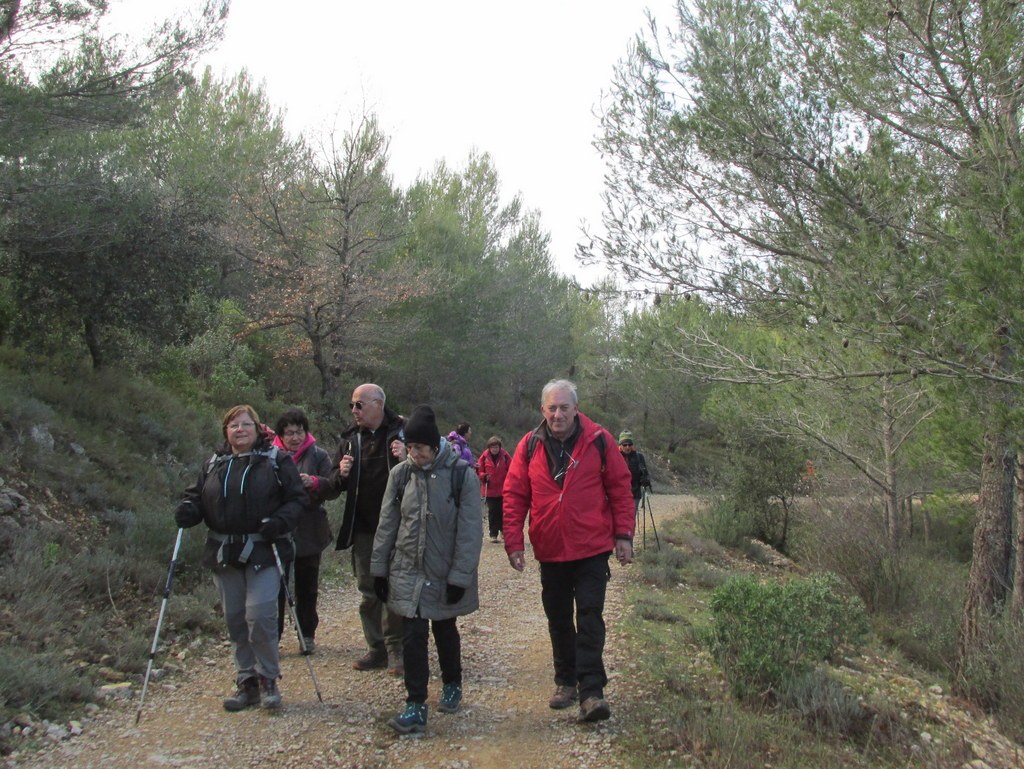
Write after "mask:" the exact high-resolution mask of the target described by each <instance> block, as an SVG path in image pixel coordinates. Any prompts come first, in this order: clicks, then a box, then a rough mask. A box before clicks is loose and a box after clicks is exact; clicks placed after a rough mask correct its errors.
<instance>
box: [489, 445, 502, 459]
mask: <svg viewBox="0 0 1024 769" xmlns="http://www.w3.org/2000/svg"><path fill="white" fill-rule="evenodd" d="M487 448H488V449H490V450H491V456H494V457H496V456H498V452H499V451H501V444H500V443H492V444H491V445H490V446H488V447H487Z"/></svg>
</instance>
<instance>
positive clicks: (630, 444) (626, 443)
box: [619, 441, 633, 446]
mask: <svg viewBox="0 0 1024 769" xmlns="http://www.w3.org/2000/svg"><path fill="white" fill-rule="evenodd" d="M619 445H620V446H632V445H633V444H632V443H631V442H630V441H626V442H625V443H620V444H619Z"/></svg>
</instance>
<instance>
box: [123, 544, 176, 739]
mask: <svg viewBox="0 0 1024 769" xmlns="http://www.w3.org/2000/svg"><path fill="white" fill-rule="evenodd" d="M184 533H185V530H184V529H178V538H177V539H175V540H174V552H173V553H171V564H170V566H168V567H167V584H165V585H164V598H163V600H162V601H161V602H160V614H159V615H158V616H157V618H156V632H154V633H153V645H152V646H150V647H149V662H148V663H147V664H146V677H145V678H144V679H142V694H141V695H140V696H139V709H138V710H137V711H135V723H139V719H140V718H141V717H142V706H143V705H144V704H145V702H146V689H148V688H149V676H150V675H151V674H152V672H153V658H154V657H156V646H157V643H158V642H159V640H160V626H161V625H163V624H164V613H165V612H166V611H167V599H168V598H170V597H171V585H172V584H173V583H174V567H175V566H176V565H177V562H178V551H179V550H180V549H181V535H182V534H184Z"/></svg>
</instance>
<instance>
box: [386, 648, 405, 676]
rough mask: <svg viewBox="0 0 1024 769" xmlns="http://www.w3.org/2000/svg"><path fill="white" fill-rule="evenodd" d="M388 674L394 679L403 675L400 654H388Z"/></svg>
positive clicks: (403, 669)
mask: <svg viewBox="0 0 1024 769" xmlns="http://www.w3.org/2000/svg"><path fill="white" fill-rule="evenodd" d="M388 672H389V673H390V674H391V675H393V676H395V677H396V678H401V677H402V676H404V675H405V662H403V660H402V653H401V652H397V653H396V652H388Z"/></svg>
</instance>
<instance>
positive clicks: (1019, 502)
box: [1010, 450, 1024, 624]
mask: <svg viewBox="0 0 1024 769" xmlns="http://www.w3.org/2000/svg"><path fill="white" fill-rule="evenodd" d="M1014 470H1015V473H1014V475H1015V478H1016V481H1017V494H1016V501H1015V510H1014V513H1015V515H1014V517H1015V518H1016V519H1017V537H1016V543H1017V552H1016V555H1015V556H1014V565H1013V600H1012V601H1011V603H1010V611H1011V612H1012V614H1011V616H1012V617H1013V619H1014V621H1015V622H1016V623H1018V624H1020V623H1021V622H1024V450H1020V451H1018V452H1017V461H1016V467H1015V468H1014Z"/></svg>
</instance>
